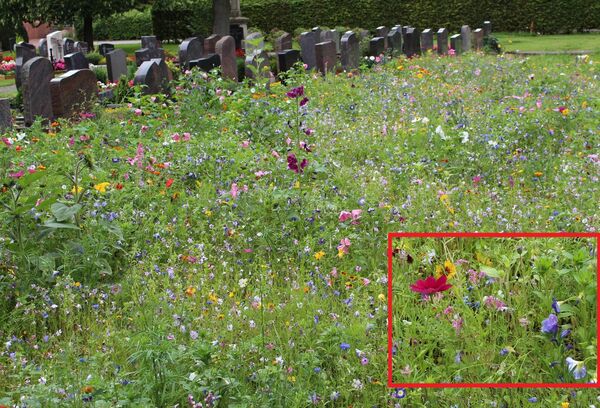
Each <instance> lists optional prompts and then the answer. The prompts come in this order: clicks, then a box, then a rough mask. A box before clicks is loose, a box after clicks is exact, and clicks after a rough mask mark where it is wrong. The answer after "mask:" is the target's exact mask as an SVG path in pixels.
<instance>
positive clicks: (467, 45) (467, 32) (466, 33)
mask: <svg viewBox="0 0 600 408" xmlns="http://www.w3.org/2000/svg"><path fill="white" fill-rule="evenodd" d="M460 36H461V38H462V51H463V52H466V51H470V50H471V28H470V27H469V26H468V25H464V26H462V27H461V28H460Z"/></svg>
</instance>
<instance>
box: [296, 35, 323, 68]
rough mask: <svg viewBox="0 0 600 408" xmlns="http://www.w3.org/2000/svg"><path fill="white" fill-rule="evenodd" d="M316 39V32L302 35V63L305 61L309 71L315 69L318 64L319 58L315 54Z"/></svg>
mask: <svg viewBox="0 0 600 408" xmlns="http://www.w3.org/2000/svg"><path fill="white" fill-rule="evenodd" d="M319 36H320V33H319ZM316 38H317V36H316V34H315V32H314V31H310V32H304V33H302V34H300V54H301V55H302V61H304V63H305V64H306V65H307V67H308V69H313V68H314V67H315V66H316V64H317V56H316V54H315V45H316V44H317V42H316Z"/></svg>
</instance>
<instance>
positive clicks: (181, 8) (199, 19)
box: [152, 0, 212, 41]
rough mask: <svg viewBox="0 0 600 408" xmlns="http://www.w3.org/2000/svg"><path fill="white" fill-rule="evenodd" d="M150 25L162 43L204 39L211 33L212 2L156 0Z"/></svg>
mask: <svg viewBox="0 0 600 408" xmlns="http://www.w3.org/2000/svg"><path fill="white" fill-rule="evenodd" d="M152 24H153V26H154V34H155V35H156V36H157V37H158V38H159V39H160V40H162V41H169V40H183V39H185V38H187V37H191V36H193V35H202V36H205V37H206V36H208V35H210V33H211V31H212V0H176V1H173V0H157V1H156V2H155V3H154V5H153V6H152Z"/></svg>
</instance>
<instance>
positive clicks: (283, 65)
mask: <svg viewBox="0 0 600 408" xmlns="http://www.w3.org/2000/svg"><path fill="white" fill-rule="evenodd" d="M298 61H300V51H298V50H285V51H282V52H278V53H277V63H278V65H277V66H278V67H279V68H278V69H279V72H285V71H289V70H290V69H291V68H292V67H293V66H294V64H295V63H297V62H298Z"/></svg>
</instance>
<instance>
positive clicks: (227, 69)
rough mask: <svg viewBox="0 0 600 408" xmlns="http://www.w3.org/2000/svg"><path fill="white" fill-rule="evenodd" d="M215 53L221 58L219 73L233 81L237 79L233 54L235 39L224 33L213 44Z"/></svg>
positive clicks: (235, 60)
mask: <svg viewBox="0 0 600 408" xmlns="http://www.w3.org/2000/svg"><path fill="white" fill-rule="evenodd" d="M215 54H217V55H218V56H219V58H221V74H222V75H223V76H224V77H225V78H229V79H231V80H233V81H236V82H237V80H238V69H237V59H236V56H235V40H234V39H233V37H232V36H230V35H226V36H224V37H223V38H221V39H220V40H219V41H218V42H217V45H216V46H215Z"/></svg>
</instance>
